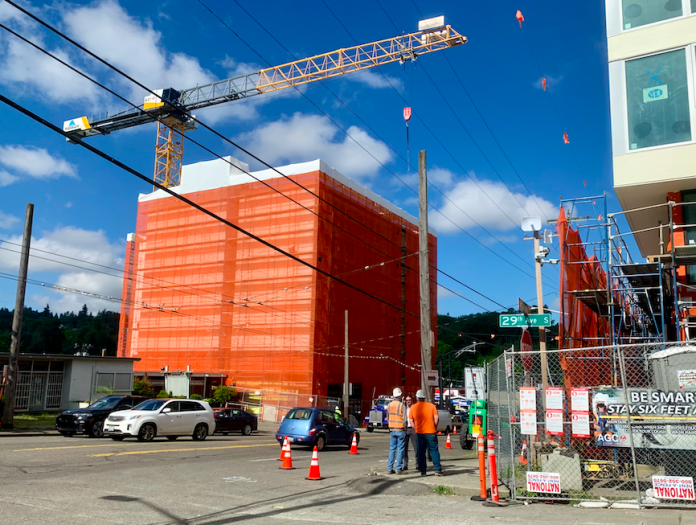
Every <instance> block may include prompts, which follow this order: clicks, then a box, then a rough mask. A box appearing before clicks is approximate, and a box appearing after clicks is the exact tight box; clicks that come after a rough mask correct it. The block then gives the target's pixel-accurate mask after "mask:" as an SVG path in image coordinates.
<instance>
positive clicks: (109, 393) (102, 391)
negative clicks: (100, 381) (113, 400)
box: [96, 386, 114, 396]
mask: <svg viewBox="0 0 696 525" xmlns="http://www.w3.org/2000/svg"><path fill="white" fill-rule="evenodd" d="M96 393H97V394H103V395H105V396H112V395H114V391H113V389H111V388H109V387H108V386H98V387H97V391H96Z"/></svg>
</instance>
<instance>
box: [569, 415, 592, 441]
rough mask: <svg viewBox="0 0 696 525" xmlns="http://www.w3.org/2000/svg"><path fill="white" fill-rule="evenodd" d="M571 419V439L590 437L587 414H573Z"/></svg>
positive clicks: (588, 416)
mask: <svg viewBox="0 0 696 525" xmlns="http://www.w3.org/2000/svg"><path fill="white" fill-rule="evenodd" d="M571 419H572V422H573V425H572V426H573V437H578V438H588V437H590V414H588V413H587V412H573V415H572V416H571Z"/></svg>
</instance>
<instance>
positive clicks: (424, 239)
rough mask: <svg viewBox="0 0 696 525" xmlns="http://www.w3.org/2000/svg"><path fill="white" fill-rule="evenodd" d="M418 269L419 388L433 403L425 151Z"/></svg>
mask: <svg viewBox="0 0 696 525" xmlns="http://www.w3.org/2000/svg"><path fill="white" fill-rule="evenodd" d="M418 267H419V272H420V339H421V388H422V389H423V390H424V391H425V400H426V401H427V402H428V403H432V402H433V391H432V388H430V387H429V386H427V385H426V384H425V372H426V370H430V367H431V366H433V357H432V355H433V354H432V343H431V341H430V331H431V327H430V256H429V253H428V172H427V169H426V156H425V150H421V151H419V152H418Z"/></svg>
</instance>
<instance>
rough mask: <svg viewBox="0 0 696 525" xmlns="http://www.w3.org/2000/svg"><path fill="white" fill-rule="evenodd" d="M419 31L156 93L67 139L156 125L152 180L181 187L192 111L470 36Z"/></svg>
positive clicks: (83, 124)
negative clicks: (186, 140)
mask: <svg viewBox="0 0 696 525" xmlns="http://www.w3.org/2000/svg"><path fill="white" fill-rule="evenodd" d="M418 29H419V30H418V31H417V32H415V33H410V34H406V35H401V36H398V37H395V38H389V39H386V40H380V41H378V42H372V43H369V44H363V45H359V46H354V47H350V48H346V49H339V50H336V51H332V52H330V53H324V54H322V55H316V56H313V57H309V58H303V59H301V60H295V61H294V62H289V63H287V64H282V65H280V66H274V67H269V68H266V69H262V70H260V71H257V72H255V73H250V74H247V75H241V76H238V77H234V78H228V79H225V80H220V81H217V82H212V83H210V84H206V85H203V86H196V87H194V88H189V89H183V90H176V89H174V88H167V89H160V90H155V91H154V92H153V93H151V94H150V95H148V96H146V97H145V100H144V102H143V105H142V106H138V107H137V108H131V109H127V110H125V111H119V112H115V113H111V114H109V113H102V114H98V115H94V116H92V117H80V118H75V119H71V120H68V121H65V123H64V124H63V131H65V132H66V133H67V134H68V141H76V140H81V139H82V138H85V137H91V136H94V135H108V134H109V133H111V132H113V131H118V130H120V129H126V128H131V127H134V126H140V125H143V124H148V123H150V122H155V121H156V122H158V129H157V143H156V153H155V175H154V180H155V182H158V183H160V184H162V185H164V186H165V187H170V186H178V185H179V184H180V181H181V168H182V165H183V164H182V163H183V155H184V134H185V133H186V132H187V131H192V130H194V129H196V127H197V124H198V122H197V120H196V119H195V116H194V115H192V113H191V112H192V111H195V110H197V109H202V108H207V107H211V106H215V105H218V104H223V103H225V102H230V101H233V100H239V99H243V98H248V97H252V96H256V95H262V94H264V93H270V92H273V91H278V90H281V89H287V88H289V87H295V86H299V85H302V84H308V83H310V82H315V81H318V80H325V79H328V78H333V77H337V76H340V75H345V74H347V73H352V72H355V71H362V70H365V69H369V68H372V67H377V66H382V65H385V64H390V63H392V62H400V63H402V64H403V63H404V62H406V61H409V60H416V58H417V57H418V56H420V55H423V54H426V53H432V52H434V51H440V50H443V49H448V48H450V47H454V46H458V45H462V44H466V42H467V38H466V37H465V36H462V35H460V34H459V33H457V31H455V30H454V29H453V28H452V27H451V26H449V25H445V23H444V17H437V18H431V19H428V20H422V21H420V22H419V24H418Z"/></svg>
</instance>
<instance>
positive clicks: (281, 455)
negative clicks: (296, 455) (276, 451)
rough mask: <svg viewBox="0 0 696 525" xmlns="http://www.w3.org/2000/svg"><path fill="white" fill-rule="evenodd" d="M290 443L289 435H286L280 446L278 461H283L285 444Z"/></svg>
mask: <svg viewBox="0 0 696 525" xmlns="http://www.w3.org/2000/svg"><path fill="white" fill-rule="evenodd" d="M287 444H288V436H285V439H284V440H283V446H282V447H280V457H279V458H278V461H283V459H285V445H287Z"/></svg>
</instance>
